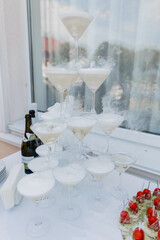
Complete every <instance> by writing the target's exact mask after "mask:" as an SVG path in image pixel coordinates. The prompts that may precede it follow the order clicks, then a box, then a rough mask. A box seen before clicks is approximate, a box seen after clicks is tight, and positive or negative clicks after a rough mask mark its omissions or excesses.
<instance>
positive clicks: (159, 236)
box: [157, 230, 160, 240]
mask: <svg viewBox="0 0 160 240" xmlns="http://www.w3.org/2000/svg"><path fill="white" fill-rule="evenodd" d="M157 240H160V230H159V231H158V234H157Z"/></svg>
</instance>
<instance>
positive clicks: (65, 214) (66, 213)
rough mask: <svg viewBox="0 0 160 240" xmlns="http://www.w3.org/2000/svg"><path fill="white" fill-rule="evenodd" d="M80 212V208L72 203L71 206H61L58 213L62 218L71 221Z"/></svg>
mask: <svg viewBox="0 0 160 240" xmlns="http://www.w3.org/2000/svg"><path fill="white" fill-rule="evenodd" d="M80 214H81V210H80V208H79V207H78V206H77V205H74V204H73V205H72V208H69V207H68V206H65V207H63V208H62V209H61V210H60V215H61V217H62V218H63V219H64V220H68V221H72V220H74V219H77V218H78V217H79V216H80Z"/></svg>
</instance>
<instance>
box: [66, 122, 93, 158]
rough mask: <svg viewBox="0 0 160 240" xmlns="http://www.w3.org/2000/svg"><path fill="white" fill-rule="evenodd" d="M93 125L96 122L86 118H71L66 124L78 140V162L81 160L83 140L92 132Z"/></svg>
mask: <svg viewBox="0 0 160 240" xmlns="http://www.w3.org/2000/svg"><path fill="white" fill-rule="evenodd" d="M95 124H96V120H94V119H90V118H86V117H72V118H70V119H69V120H68V122H67V126H68V128H69V129H70V130H71V132H72V133H73V134H74V135H75V137H76V138H77V139H78V140H79V145H80V155H79V160H81V159H82V158H83V153H84V147H83V139H84V138H85V136H86V135H87V134H88V133H89V132H90V131H91V130H92V128H93V127H94V125H95Z"/></svg>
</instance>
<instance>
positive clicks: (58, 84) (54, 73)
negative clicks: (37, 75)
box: [44, 68, 78, 119]
mask: <svg viewBox="0 0 160 240" xmlns="http://www.w3.org/2000/svg"><path fill="white" fill-rule="evenodd" d="M44 73H45V76H46V77H48V80H49V82H50V83H51V84H52V85H53V86H55V88H56V89H57V90H58V91H59V92H60V103H61V116H60V118H62V119H63V118H64V109H63V95H64V91H65V90H69V89H70V87H71V85H72V84H73V83H74V82H75V81H76V79H77V77H78V73H77V71H75V70H71V69H64V68H46V69H44Z"/></svg>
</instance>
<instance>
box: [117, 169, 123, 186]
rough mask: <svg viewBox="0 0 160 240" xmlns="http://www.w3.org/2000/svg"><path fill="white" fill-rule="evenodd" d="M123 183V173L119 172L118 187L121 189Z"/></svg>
mask: <svg viewBox="0 0 160 240" xmlns="http://www.w3.org/2000/svg"><path fill="white" fill-rule="evenodd" d="M121 184H122V173H121V172H119V184H118V186H117V189H118V190H120V189H121Z"/></svg>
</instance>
